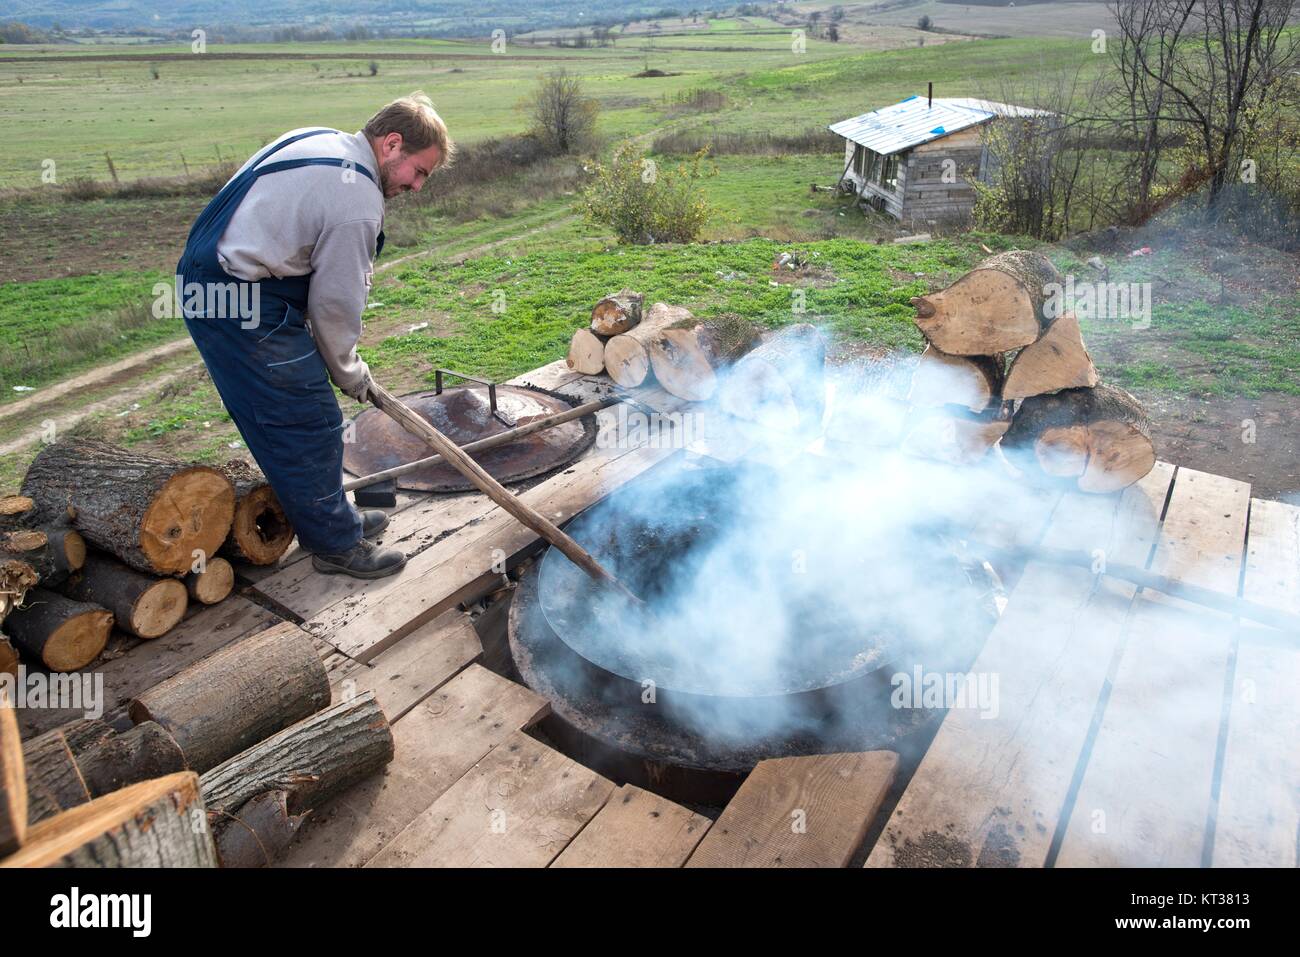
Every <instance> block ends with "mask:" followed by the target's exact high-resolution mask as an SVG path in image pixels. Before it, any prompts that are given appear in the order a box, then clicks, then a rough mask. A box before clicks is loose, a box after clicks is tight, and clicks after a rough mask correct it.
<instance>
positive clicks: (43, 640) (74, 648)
mask: <svg viewBox="0 0 1300 957" xmlns="http://www.w3.org/2000/svg"><path fill="white" fill-rule="evenodd" d="M5 628H6V629H7V630H8V632H9V637H10V638H12V639H13V642H14V644H16V645H17V646H18V647H19V648H20V649H22V650H23V651H25V652H27V654H29V655H31V656H32V657H33V658H35V659H37V660H38V661H40V662H41V663H43V664H44V665H45V667H47V668H49V669H50V670H51V671H77V670H79V669H81V668H84V667H86V665H88V664H90V663H91V662H92V661H94V660H95V659H96V658H97V657H98V656H99V653H100V652H101V651H103V650H104V646H105V645H106V644H108V636H109V633H110V632H111V631H112V630H113V614H112V612H110V611H108V610H107V609H105V608H103V607H101V606H99V605H92V604H90V603H88V602H81V601H73V600H72V599H71V598H65V597H64V596H63V595H60V594H59V593H58V592H53V591H49V590H47V589H44V588H33V589H32V590H31V591H30V592H28V594H27V598H26V604H25V605H23V607H21V608H15V609H14V610H13V611H12V612H10V614H9V617H8V618H7V619H5Z"/></svg>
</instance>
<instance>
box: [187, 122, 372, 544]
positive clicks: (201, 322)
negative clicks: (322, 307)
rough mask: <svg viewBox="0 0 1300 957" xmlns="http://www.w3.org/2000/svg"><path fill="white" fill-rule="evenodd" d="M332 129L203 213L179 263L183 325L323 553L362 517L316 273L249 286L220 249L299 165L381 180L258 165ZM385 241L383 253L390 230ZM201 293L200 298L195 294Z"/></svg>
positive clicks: (297, 527)
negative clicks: (351, 490)
mask: <svg viewBox="0 0 1300 957" xmlns="http://www.w3.org/2000/svg"><path fill="white" fill-rule="evenodd" d="M332 132H334V131H333V130H310V131H308V132H306V133H299V134H297V135H296V136H292V137H289V138H288V139H286V140H284V141H282V142H280V143H276V144H275V145H274V146H272V147H270V148H269V149H267V150H266V151H265V152H263V153H262V154H261V155H260V156H258V157H257V158H256V159H255V160H254V161H253V162H252V163H251V164H250V165H249V166H248V168H247V169H245V170H244V171H243V172H242V173H240V174H239V175H238V176H236V177H235V178H234V179H232V180H231V181H230V182H229V183H227V184H226V185H225V187H224V188H223V189H222V190H221V192H219V193H218V194H217V195H216V196H215V197H214V198H213V200H212V202H210V203H208V205H207V207H206V208H205V209H204V210H203V212H202V213H200V214H199V218H198V219H197V220H195V222H194V226H193V227H192V228H191V229H190V235H189V240H188V241H187V242H186V245H185V252H184V253H183V254H182V255H181V260H180V262H179V263H178V264H177V267H176V275H177V280H178V284H179V288H178V289H177V301H178V303H180V304H181V307H182V314H183V315H184V316H185V325H186V326H187V327H188V328H189V331H190V336H191V337H192V338H193V339H194V344H195V345H196V346H198V349H199V354H200V355H201V356H203V361H204V363H206V365H207V367H208V372H209V373H210V374H211V376H212V381H213V383H214V384H215V385H216V387H217V392H219V393H220V394H221V401H222V403H223V404H224V405H225V407H226V411H227V412H229V413H230V417H231V419H233V420H234V422H235V426H236V428H238V429H239V434H240V435H242V436H243V438H244V442H245V443H246V444H247V446H248V450H249V451H250V452H251V453H252V454H253V458H254V459H256V460H257V464H258V466H260V467H261V469H262V472H263V474H265V475H266V478H267V481H268V482H270V484H271V487H272V488H273V489H275V494H276V497H277V498H279V500H280V505H281V506H282V507H283V508H284V511H285V515H286V516H287V517H288V519H289V521H290V523H291V524H292V525H293V529H294V531H295V532H296V533H297V535H298V541H299V544H301V545H302V547H303V548H305V549H307V550H308V551H312V552H321V553H324V554H338V553H341V552H346V551H347V550H348V549H350V548H352V547H353V546H354V545H356V544H357V543H358V542H359V541H360V540H361V517H360V515H358V514H357V510H356V509H355V508H353V507H352V504H351V503H350V502H349V501H348V500H347V496H346V495H345V494H344V492H343V433H342V430H343V414H342V413H341V412H340V411H339V405H338V402H337V401H335V398H334V391H333V389H331V388H330V380H329V371H328V369H327V368H326V366H325V360H324V359H322V358H321V355H320V352H319V351H318V350H317V348H316V341H315V340H314V339H313V338H312V336H311V333H310V331H308V329H307V324H306V320H305V318H304V317H305V313H306V311H307V291H308V288H309V286H310V283H311V276H310V274H308V275H306V276H286V277H284V278H275V277H271V278H267V279H262V280H259V281H257V282H245V281H244V280H241V279H238V278H237V277H235V276H232V275H230V274H229V273H227V272H226V271H225V270H224V269H222V268H221V264H220V261H219V260H218V259H217V243H218V242H219V241H220V239H221V236H222V234H223V233H224V232H225V231H226V226H227V225H228V224H229V223H230V219H231V217H232V216H234V214H235V210H237V209H238V208H239V204H240V203H241V202H242V201H243V199H244V197H245V196H246V195H247V193H248V191H249V189H251V188H252V186H253V184H254V183H255V182H256V181H257V179H258V177H260V176H265V175H267V174H269V173H277V172H280V171H281V170H286V169H296V168H298V167H300V166H338V167H341V168H347V169H353V168H355V169H356V170H357V171H358V172H360V173H362V174H363V175H364V176H366V177H367V178H369V179H370V180H371V181H373V182H376V183H377V181H376V180H375V177H374V174H372V173H371V172H370V171H369V170H368V169H366V168H365V167H364V166H356V165H355V164H352V163H348V162H346V161H344V160H341V159H336V158H332V157H314V158H306V159H295V160H280V161H278V162H275V163H268V164H266V165H264V166H263V165H260V164H261V163H262V162H263V161H264V160H265V159H266V158H267V157H268V156H270V155H271V154H273V153H275V152H276V151H277V150H280V149H282V148H283V147H285V146H288V145H289V144H290V143H295V142H297V141H298V140H301V139H305V138H306V137H309V136H317V135H320V134H322V133H332ZM378 245H379V249H380V250H382V249H383V245H384V234H383V233H382V232H381V233H380V234H379V243H378ZM376 255H378V250H376ZM194 284H197V285H194ZM214 290H215V292H214ZM232 290H234V292H233V293H232ZM195 292H198V293H200V294H202V299H201V301H200V300H199V299H198V297H196V296H193V295H191V294H193V293H195ZM250 302H255V303H256V311H255V312H254V311H253V310H252V309H247V308H238V307H237V308H235V309H234V310H233V311H234V312H235V313H236V314H234V315H232V314H231V312H232V310H231V309H230V308H228V306H229V304H231V303H236V304H240V303H242V304H245V305H247V304H248V303H250ZM214 304H216V305H215V307H214ZM223 304H224V305H223Z"/></svg>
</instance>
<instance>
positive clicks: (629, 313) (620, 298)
mask: <svg viewBox="0 0 1300 957" xmlns="http://www.w3.org/2000/svg"><path fill="white" fill-rule="evenodd" d="M644 301H645V297H644V296H642V295H641V293H639V292H633V291H632V290H631V289H623V290H621V291H619V292H615V293H611V294H610V295H608V296H606V297H605V298H604V299H602V300H601V301H600V302H598V303H596V305H595V307H593V308H592V310H591V331H592V332H594V333H596V334H597V335H602V336H605V337H607V338H608V337H609V336H621V335H622V334H623V333H625V332H630V331H632V330H633V329H635V328H636V326H637V324H638V323H640V322H641V304H642V302H644Z"/></svg>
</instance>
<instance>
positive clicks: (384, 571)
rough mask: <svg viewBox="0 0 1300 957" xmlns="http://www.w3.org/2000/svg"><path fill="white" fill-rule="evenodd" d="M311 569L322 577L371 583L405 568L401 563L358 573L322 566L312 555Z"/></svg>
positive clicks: (331, 566)
mask: <svg viewBox="0 0 1300 957" xmlns="http://www.w3.org/2000/svg"><path fill="white" fill-rule="evenodd" d="M311 567H312V568H314V569H316V571H318V572H320V573H321V574H322V575H347V576H349V577H351V578H362V579H365V580H367V581H372V580H374V579H376V578H387V577H388V576H389V575H396V574H397V573H398V572H400V571H401V570H402V569H403V568H405V567H406V562H402V563H401V564H400V565H393V566H392V567H390V568H377V569H375V570H374V571H370V572H359V571H354V570H352V569H349V568H340V567H339V566H338V565H323V564H321V563H320V562H318V561H316V556H314V555H313V556H312V560H311Z"/></svg>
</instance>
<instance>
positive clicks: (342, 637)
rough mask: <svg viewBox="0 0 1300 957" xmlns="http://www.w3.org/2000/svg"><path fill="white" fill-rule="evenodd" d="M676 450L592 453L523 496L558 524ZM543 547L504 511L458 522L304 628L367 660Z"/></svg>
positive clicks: (483, 589)
mask: <svg viewBox="0 0 1300 957" xmlns="http://www.w3.org/2000/svg"><path fill="white" fill-rule="evenodd" d="M672 454H673V450H672V449H670V448H650V447H644V448H640V449H634V450H631V451H629V452H627V453H626V454H623V455H620V456H618V457H617V458H613V459H605V458H600V457H589V458H587V459H583V460H582V461H580V462H578V463H576V464H575V465H574V466H573V468H571V469H569V470H568V471H566V472H564V473H562V474H560V475H557V476H555V477H554V478H552V479H549V480H547V481H546V482H543V483H542V484H541V485H538V486H536V487H534V488H532V489H529V490H528V491H527V492H525V493H524V495H523V496H522V498H523V500H524V501H525V502H527V503H528V504H529V505H531V506H532V507H533V508H536V509H537V510H538V511H540V512H542V513H543V514H544V515H546V516H547V517H548V518H550V519H551V520H552V521H554V522H556V523H557V524H560V523H563V521H564V520H565V519H567V518H571V517H572V516H573V515H575V514H577V513H578V512H580V511H582V510H583V509H584V508H586V507H587V506H589V505H591V504H592V503H593V502H595V501H597V500H598V499H600V498H602V497H603V496H604V495H606V494H608V493H609V492H611V491H613V490H614V489H615V488H617V487H618V486H620V485H622V484H623V483H625V482H627V481H629V480H630V479H632V478H634V477H635V476H637V475H639V474H641V473H642V472H644V471H645V470H647V469H649V468H650V467H651V466H653V465H655V464H657V463H659V462H661V461H663V460H664V459H666V458H667V457H669V456H670V455H672ZM540 547H541V542H540V540H539V539H538V537H537V535H536V534H535V533H534V532H533V531H532V530H531V529H529V528H527V527H525V526H524V525H522V524H520V523H519V522H518V521H517V520H516V519H514V518H513V517H512V516H510V515H509V514H508V513H506V512H505V511H503V510H500V509H498V510H496V511H495V512H494V513H493V514H491V515H488V516H486V517H485V518H484V519H483V520H482V522H481V523H478V524H476V525H474V526H472V527H467V528H464V529H461V531H459V532H457V533H456V534H455V535H452V536H450V537H449V538H446V539H443V540H442V541H440V542H439V543H438V544H437V545H435V546H433V547H432V548H430V549H428V550H427V551H425V552H422V553H421V554H420V555H418V556H416V558H415V559H414V560H412V561H411V562H410V563H409V564H408V567H407V569H406V570H405V571H404V572H403V574H402V575H399V576H396V577H395V578H392V579H387V580H385V581H381V582H372V583H370V585H371V587H370V588H369V589H368V590H367V591H366V592H364V593H363V594H361V595H358V596H357V597H356V598H355V599H354V600H352V601H348V602H340V603H337V604H336V605H333V606H331V607H330V608H328V609H326V610H325V611H324V612H322V613H321V614H319V615H316V616H314V617H313V618H311V619H309V620H308V622H307V623H306V625H305V626H304V627H306V628H307V630H309V631H312V632H315V633H320V634H324V635H328V636H329V640H330V641H331V643H333V644H334V645H335V646H336V647H338V649H339V650H340V651H342V652H343V653H344V654H347V655H349V656H350V657H353V658H356V659H358V660H360V661H365V660H368V659H369V658H371V657H373V656H374V655H375V654H377V653H378V652H379V651H382V650H383V649H384V648H385V647H387V646H388V645H389V644H391V643H392V642H394V641H396V640H398V639H400V638H401V637H402V636H403V635H406V634H409V633H410V632H411V631H412V630H414V629H415V628H418V627H419V626H420V625H422V624H424V622H426V621H429V620H431V619H432V618H435V617H437V616H438V615H440V614H442V613H443V612H445V611H447V610H448V609H449V608H453V607H455V606H456V605H457V604H458V603H460V602H463V601H468V600H471V599H472V598H473V597H475V596H476V595H478V594H480V593H482V592H483V591H485V590H486V589H488V588H490V587H491V586H492V583H493V582H494V581H497V580H499V579H500V578H501V572H502V567H503V557H504V567H506V568H509V567H512V566H513V565H514V564H517V563H518V561H520V560H522V558H523V557H524V556H525V555H527V554H529V553H531V552H532V551H534V550H536V549H537V548H540Z"/></svg>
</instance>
